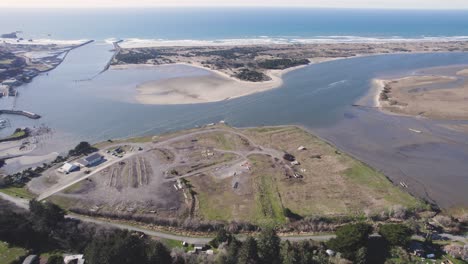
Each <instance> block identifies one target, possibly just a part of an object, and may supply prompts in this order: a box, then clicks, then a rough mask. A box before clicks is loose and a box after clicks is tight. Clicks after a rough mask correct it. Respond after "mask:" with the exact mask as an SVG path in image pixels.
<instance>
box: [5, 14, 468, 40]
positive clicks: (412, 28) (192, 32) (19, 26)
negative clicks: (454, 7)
mask: <svg viewBox="0 0 468 264" xmlns="http://www.w3.org/2000/svg"><path fill="white" fill-rule="evenodd" d="M17 30H20V31H23V32H24V34H25V36H31V37H36V38H37V37H42V38H49V37H50V38H54V39H77V38H86V39H95V40H103V39H106V38H112V37H115V38H162V39H226V38H254V37H260V36H268V37H292V38H320V37H321V36H360V37H380V38H392V37H402V38H421V37H453V36H468V11H467V10H464V11H435V10H430V11H429V10H426V11H415V10H411V11H409V10H407V11H405V10H352V9H347V10H343V9H307V8H306V9H304V8H303V9H297V8H296V9H284V8H282V9H279V8H223V9H221V8H204V9H199V8H158V9H156V8H154V9H36V10H32V9H1V10H0V32H2V33H6V32H12V31H17ZM48 34H50V36H48Z"/></svg>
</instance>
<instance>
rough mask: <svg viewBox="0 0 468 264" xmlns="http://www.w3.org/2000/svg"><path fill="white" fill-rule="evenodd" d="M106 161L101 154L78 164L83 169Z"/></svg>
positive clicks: (80, 160) (81, 160)
mask: <svg viewBox="0 0 468 264" xmlns="http://www.w3.org/2000/svg"><path fill="white" fill-rule="evenodd" d="M103 160H104V156H102V155H101V154H99V153H94V154H91V155H89V156H87V157H85V158H82V159H79V160H78V161H77V162H76V163H77V164H79V165H80V166H83V167H92V166H95V165H97V164H99V163H101V162H102V161H103Z"/></svg>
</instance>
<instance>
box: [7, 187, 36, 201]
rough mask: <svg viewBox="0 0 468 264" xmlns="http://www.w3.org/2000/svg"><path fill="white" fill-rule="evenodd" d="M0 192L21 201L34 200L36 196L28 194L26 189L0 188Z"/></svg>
mask: <svg viewBox="0 0 468 264" xmlns="http://www.w3.org/2000/svg"><path fill="white" fill-rule="evenodd" d="M0 192H2V193H4V194H8V195H10V196H14V197H19V198H23V199H28V200H31V199H34V198H36V195H35V194H33V193H32V192H30V191H29V190H28V189H26V187H7V188H1V189H0Z"/></svg>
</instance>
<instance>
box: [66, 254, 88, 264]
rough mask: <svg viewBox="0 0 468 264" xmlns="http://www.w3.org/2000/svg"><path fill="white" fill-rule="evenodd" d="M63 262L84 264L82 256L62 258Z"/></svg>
mask: <svg viewBox="0 0 468 264" xmlns="http://www.w3.org/2000/svg"><path fill="white" fill-rule="evenodd" d="M72 261H76V262H72ZM63 262H64V263H65V264H69V263H78V264H84V263H85V259H84V258H83V255H68V256H65V257H64V258H63Z"/></svg>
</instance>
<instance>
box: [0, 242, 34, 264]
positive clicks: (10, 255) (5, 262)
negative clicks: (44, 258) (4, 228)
mask: <svg viewBox="0 0 468 264" xmlns="http://www.w3.org/2000/svg"><path fill="white" fill-rule="evenodd" d="M27 254H28V251H27V250H26V249H24V248H19V247H9V246H8V244H7V243H5V242H2V241H0V263H2V264H9V263H12V262H13V261H18V260H20V259H22V258H23V257H25V256H26V255H27Z"/></svg>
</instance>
